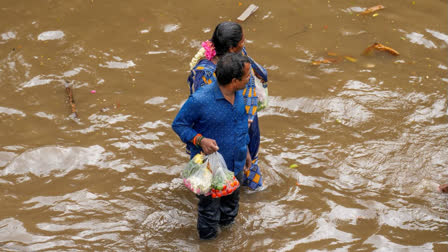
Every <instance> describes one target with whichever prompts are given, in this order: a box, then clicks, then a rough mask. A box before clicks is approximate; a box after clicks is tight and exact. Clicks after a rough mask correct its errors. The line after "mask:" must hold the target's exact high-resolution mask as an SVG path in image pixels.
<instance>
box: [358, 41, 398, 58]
mask: <svg viewBox="0 0 448 252" xmlns="http://www.w3.org/2000/svg"><path fill="white" fill-rule="evenodd" d="M373 50H378V51H384V52H388V53H390V54H392V55H394V56H398V55H400V53H398V52H397V51H396V50H394V49H392V48H390V47H387V46H385V45H382V44H380V43H374V44H373V45H371V46H369V47H367V48H366V49H365V50H364V52H363V55H367V54H370V53H371V52H372V51H373Z"/></svg>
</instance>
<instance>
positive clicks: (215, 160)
mask: <svg viewBox="0 0 448 252" xmlns="http://www.w3.org/2000/svg"><path fill="white" fill-rule="evenodd" d="M207 162H208V163H209V164H210V167H211V168H212V171H213V178H212V181H211V195H212V198H220V197H223V196H227V195H230V194H232V193H233V192H234V191H235V190H236V189H237V188H238V187H239V186H240V183H239V182H238V180H237V179H236V178H235V175H234V174H233V172H232V171H229V170H228V169H227V165H226V162H225V161H224V158H223V157H222V156H221V154H219V153H218V152H215V153H213V154H210V155H208V159H207Z"/></svg>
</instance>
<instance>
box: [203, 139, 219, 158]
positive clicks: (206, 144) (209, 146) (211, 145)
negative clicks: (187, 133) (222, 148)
mask: <svg viewBox="0 0 448 252" xmlns="http://www.w3.org/2000/svg"><path fill="white" fill-rule="evenodd" d="M199 145H200V146H201V148H202V151H203V152H204V153H205V154H207V155H209V154H212V153H213V152H215V151H218V150H219V147H218V144H216V141H215V140H213V139H210V138H205V137H204V138H203V139H202V140H201V143H200V144H199Z"/></svg>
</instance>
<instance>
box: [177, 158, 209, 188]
mask: <svg viewBox="0 0 448 252" xmlns="http://www.w3.org/2000/svg"><path fill="white" fill-rule="evenodd" d="M207 161H208V158H207V156H204V155H203V154H201V153H199V154H196V156H194V157H193V158H192V159H191V160H190V161H189V162H188V164H187V166H186V167H185V168H184V170H183V171H182V178H183V179H184V185H185V186H186V187H187V188H188V189H190V191H192V192H194V193H196V194H198V195H209V194H210V185H211V182H212V170H211V169H210V164H209V162H207Z"/></svg>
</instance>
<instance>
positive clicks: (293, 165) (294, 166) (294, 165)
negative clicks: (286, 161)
mask: <svg viewBox="0 0 448 252" xmlns="http://www.w3.org/2000/svg"><path fill="white" fill-rule="evenodd" d="M297 167H299V166H298V165H297V164H292V165H290V166H289V168H293V169H294V168H297Z"/></svg>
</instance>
